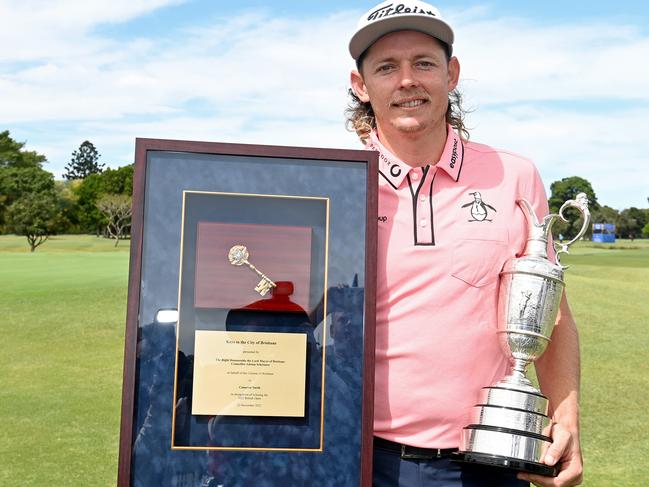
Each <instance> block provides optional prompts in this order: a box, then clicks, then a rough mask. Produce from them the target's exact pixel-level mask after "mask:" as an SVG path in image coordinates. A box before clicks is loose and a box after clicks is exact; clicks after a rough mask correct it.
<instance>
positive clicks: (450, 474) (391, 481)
mask: <svg viewBox="0 0 649 487" xmlns="http://www.w3.org/2000/svg"><path fill="white" fill-rule="evenodd" d="M373 478H374V480H373V486H374V487H529V483H528V482H523V481H522V480H518V479H517V478H516V473H514V472H510V471H507V470H504V469H499V468H497V467H486V466H485V467H483V466H477V465H464V464H460V463H456V462H452V461H451V459H450V458H448V457H446V458H435V459H432V460H413V459H403V458H401V455H400V454H399V453H398V452H395V451H388V450H384V449H381V448H380V447H376V446H375V448H374V473H373Z"/></svg>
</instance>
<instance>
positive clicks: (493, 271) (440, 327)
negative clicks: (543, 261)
mask: <svg viewBox="0 0 649 487" xmlns="http://www.w3.org/2000/svg"><path fill="white" fill-rule="evenodd" d="M366 148H367V149H369V150H377V151H379V170H380V176H379V222H378V226H379V235H378V264H377V274H378V285H377V303H376V311H377V316H376V386H375V387H376V393H375V403H374V408H375V409H374V415H375V416H374V433H375V435H376V436H380V437H382V438H386V439H388V440H392V441H396V442H399V443H405V444H409V445H414V446H419V447H428V448H452V447H457V446H458V445H459V439H460V431H461V430H462V428H463V427H464V426H466V424H467V420H468V416H467V415H468V412H469V410H470V408H471V406H473V405H474V404H475V402H476V400H477V398H478V392H479V390H480V389H481V388H482V387H485V386H488V385H490V384H492V383H493V382H495V381H496V380H498V379H500V378H502V377H503V375H504V374H505V372H506V370H507V365H508V362H507V359H506V358H505V355H504V354H503V353H502V352H501V350H500V346H499V344H498V339H497V336H496V306H497V295H498V285H499V279H498V273H499V272H500V270H501V268H502V266H503V264H504V263H505V261H506V260H507V259H509V258H511V257H513V256H515V255H516V254H519V253H521V252H522V250H523V248H524V244H525V240H526V235H527V231H526V223H525V217H524V215H523V213H522V211H521V210H520V209H519V208H518V206H517V205H516V199H518V198H521V197H525V198H526V199H527V200H528V201H530V203H531V204H532V206H533V207H534V208H535V210H536V212H537V215H539V216H544V215H546V214H547V212H548V206H547V198H546V195H545V190H544V188H543V184H542V182H541V179H540V177H539V175H538V173H537V171H536V168H535V167H534V165H533V164H532V162H530V161H529V160H528V159H525V158H523V157H520V156H518V155H515V154H512V153H510V152H506V151H501V150H497V149H493V148H491V147H489V146H486V145H482V144H477V143H474V142H463V141H462V140H461V139H460V137H458V135H457V134H456V133H455V132H454V131H453V130H452V129H451V127H450V126H449V128H448V138H447V140H446V145H445V147H444V152H443V154H442V157H441V159H440V160H439V161H430V162H431V164H430V165H428V166H425V167H423V168H412V167H410V166H408V165H407V164H405V163H404V162H403V161H401V160H399V159H398V158H397V157H396V156H394V155H393V154H391V153H390V152H389V151H388V150H387V149H386V148H385V147H383V146H382V145H381V143H380V142H379V141H378V138H377V136H376V134H374V135H373V136H372V138H371V139H370V141H369V142H368V144H367V145H366Z"/></svg>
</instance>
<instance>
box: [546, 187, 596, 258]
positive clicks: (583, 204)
mask: <svg viewBox="0 0 649 487" xmlns="http://www.w3.org/2000/svg"><path fill="white" fill-rule="evenodd" d="M569 206H572V207H573V208H577V209H578V210H579V212H580V213H581V214H582V216H583V217H584V223H583V224H582V225H581V229H580V230H579V232H578V233H577V235H575V237H574V238H573V239H572V240H570V242H568V243H565V244H564V243H556V242H555V243H554V246H555V250H556V255H555V258H554V261H555V262H556V264H557V265H558V266H560V267H561V268H562V269H564V270H565V269H567V268H568V266H564V265H561V262H560V259H559V256H560V255H561V254H568V253H570V252H569V250H568V247H570V246H571V245H572V244H573V243H575V242H576V241H577V240H579V239H580V238H581V237H582V236H583V235H584V233H586V230H587V229H588V223H589V222H590V211H589V210H588V197H587V196H586V193H579V194H578V195H577V196H576V197H575V199H574V200H568V201H566V202H565V203H564V204H563V205H561V208H560V209H559V216H560V217H561V219H562V220H563V221H564V222H566V223H567V222H568V219H567V218H566V217H565V216H563V211H564V210H565V209H566V208H568V207H569Z"/></svg>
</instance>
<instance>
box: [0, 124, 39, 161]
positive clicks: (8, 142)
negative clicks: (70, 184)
mask: <svg viewBox="0 0 649 487" xmlns="http://www.w3.org/2000/svg"><path fill="white" fill-rule="evenodd" d="M24 147H25V142H17V141H15V140H14V139H12V138H11V135H9V131H8V130H5V131H3V132H0V168H3V167H38V168H40V167H42V165H43V163H44V162H47V158H46V157H45V156H44V155H42V154H39V153H38V152H35V151H26V150H24Z"/></svg>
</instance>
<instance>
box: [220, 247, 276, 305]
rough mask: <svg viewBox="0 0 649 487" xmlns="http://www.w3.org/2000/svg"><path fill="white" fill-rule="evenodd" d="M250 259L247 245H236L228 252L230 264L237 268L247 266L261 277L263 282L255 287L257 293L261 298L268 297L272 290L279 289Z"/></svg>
mask: <svg viewBox="0 0 649 487" xmlns="http://www.w3.org/2000/svg"><path fill="white" fill-rule="evenodd" d="M248 257H250V253H249V252H248V249H247V247H246V246H245V245H235V246H233V247H232V248H231V249H230V252H228V260H229V261H230V264H232V265H236V266H242V265H244V264H246V265H247V266H248V267H250V268H251V269H252V270H253V271H255V272H256V273H257V274H258V275H259V276H261V281H259V284H257V286H256V287H255V291H257V292H258V293H259V294H260V295H261V296H266V294H268V291H270V290H271V288H274V287H277V284H275V283H274V282H273V281H272V280H271V279H270V278H269V277H268V276H267V275H266V274H264V273H263V272H261V271H260V270H259V269H257V268H256V267H255V266H254V265H252V264H251V263H250V262H248Z"/></svg>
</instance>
